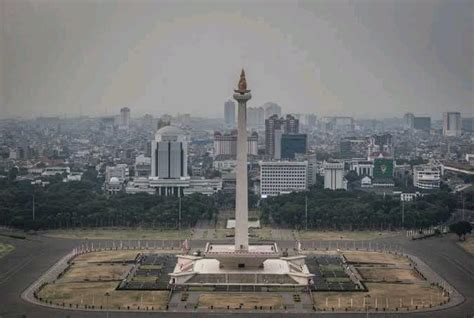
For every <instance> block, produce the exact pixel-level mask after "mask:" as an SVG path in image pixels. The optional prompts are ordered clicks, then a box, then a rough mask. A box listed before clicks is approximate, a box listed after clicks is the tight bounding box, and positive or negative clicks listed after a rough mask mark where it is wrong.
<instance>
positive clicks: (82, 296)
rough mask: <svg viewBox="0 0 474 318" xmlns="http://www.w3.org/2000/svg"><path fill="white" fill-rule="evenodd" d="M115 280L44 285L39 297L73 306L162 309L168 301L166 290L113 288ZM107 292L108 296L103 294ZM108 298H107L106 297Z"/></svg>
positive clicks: (115, 283) (115, 285) (115, 284)
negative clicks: (143, 290)
mask: <svg viewBox="0 0 474 318" xmlns="http://www.w3.org/2000/svg"><path fill="white" fill-rule="evenodd" d="M115 287H117V282H84V283H72V284H71V283H60V282H58V283H56V284H49V285H46V286H45V287H44V288H43V289H42V290H41V292H40V293H39V297H41V298H43V300H46V301H52V302H53V303H55V304H56V303H57V304H62V303H65V304H66V306H68V305H69V304H72V305H73V306H75V305H76V304H78V305H83V304H87V305H89V306H92V305H94V306H97V307H100V306H103V308H118V307H120V308H127V306H130V309H132V308H133V309H137V308H138V307H140V308H142V309H143V308H144V307H147V306H148V307H149V308H151V307H153V308H154V309H157V308H159V309H164V308H165V307H166V304H167V302H168V292H167V291H146V292H142V291H128V290H115ZM106 293H109V295H110V296H108V297H107V296H105V294H106ZM107 298H108V299H107Z"/></svg>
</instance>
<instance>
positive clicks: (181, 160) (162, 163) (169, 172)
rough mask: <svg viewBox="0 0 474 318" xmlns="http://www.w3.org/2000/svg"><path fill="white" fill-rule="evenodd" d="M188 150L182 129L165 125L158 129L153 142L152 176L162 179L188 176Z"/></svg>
mask: <svg viewBox="0 0 474 318" xmlns="http://www.w3.org/2000/svg"><path fill="white" fill-rule="evenodd" d="M187 151H188V146H187V142H186V139H185V136H184V132H183V131H182V130H181V129H179V128H178V127H174V126H165V127H163V128H161V129H160V130H158V131H157V132H156V135H155V141H153V142H152V144H151V158H152V159H151V176H152V177H158V178H162V179H179V178H181V177H187V175H188V163H187Z"/></svg>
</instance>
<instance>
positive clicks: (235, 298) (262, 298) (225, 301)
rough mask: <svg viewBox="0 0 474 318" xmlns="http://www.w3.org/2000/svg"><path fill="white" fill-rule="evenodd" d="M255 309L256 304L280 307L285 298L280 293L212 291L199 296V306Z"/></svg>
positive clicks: (265, 306)
mask: <svg viewBox="0 0 474 318" xmlns="http://www.w3.org/2000/svg"><path fill="white" fill-rule="evenodd" d="M241 304H242V309H254V308H255V306H258V307H259V308H260V306H262V307H263V308H266V309H269V308H270V307H272V309H279V308H282V306H283V299H282V297H281V296H280V295H267V294H262V293H258V294H251V293H245V294H242V293H218V294H217V293H212V294H202V295H200V296H199V303H198V306H199V308H210V307H211V306H213V307H214V308H217V309H227V306H229V308H239V307H240V305H241Z"/></svg>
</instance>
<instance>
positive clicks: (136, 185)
mask: <svg viewBox="0 0 474 318" xmlns="http://www.w3.org/2000/svg"><path fill="white" fill-rule="evenodd" d="M220 190H222V179H220V178H216V179H205V178H190V177H181V178H179V179H176V178H175V179H165V178H158V177H150V178H135V179H134V180H133V181H132V182H129V183H128V185H127V187H126V188H125V192H126V193H143V192H145V193H149V194H157V195H162V196H178V197H180V196H184V195H189V194H192V193H196V192H198V193H202V194H205V195H211V194H213V193H216V192H217V191H220Z"/></svg>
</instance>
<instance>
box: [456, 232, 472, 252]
mask: <svg viewBox="0 0 474 318" xmlns="http://www.w3.org/2000/svg"><path fill="white" fill-rule="evenodd" d="M458 244H459V245H460V246H461V247H462V248H463V249H465V250H466V251H467V252H468V253H470V254H471V255H474V237H472V236H466V240H465V241H464V242H458Z"/></svg>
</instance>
